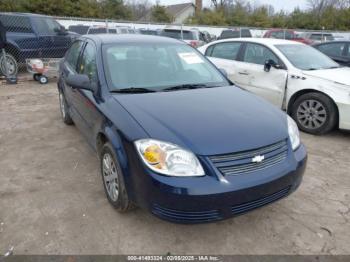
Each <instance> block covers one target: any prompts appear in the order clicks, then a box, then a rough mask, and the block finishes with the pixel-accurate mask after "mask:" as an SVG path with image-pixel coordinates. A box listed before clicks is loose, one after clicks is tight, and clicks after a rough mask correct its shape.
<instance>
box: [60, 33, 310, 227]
mask: <svg viewBox="0 0 350 262" xmlns="http://www.w3.org/2000/svg"><path fill="white" fill-rule="evenodd" d="M116 68H118V70H116ZM59 76H60V77H59V81H58V91H59V101H60V108H61V115H62V119H63V121H64V122H65V123H66V124H72V123H74V124H75V125H76V126H77V128H78V129H79V130H80V131H81V132H82V134H83V135H84V137H85V138H86V139H87V141H88V143H89V144H90V145H91V146H92V148H94V149H95V150H96V152H97V154H98V156H99V163H100V172H101V177H102V182H103V187H104V189H105V193H106V196H107V199H108V200H109V202H110V203H111V205H113V206H114V207H115V208H116V209H117V210H118V211H120V212H125V211H127V210H129V209H130V208H131V207H132V206H133V205H135V204H136V205H137V206H139V207H141V208H144V209H146V210H149V211H150V212H152V213H153V214H154V215H156V216H158V217H160V218H162V219H166V220H169V221H173V222H181V223H200V222H210V221H217V220H221V219H224V218H228V217H231V216H236V215H241V214H243V213H246V212H248V211H251V210H253V209H256V208H259V207H262V206H264V205H267V204H270V203H272V202H275V201H277V200H280V199H281V198H284V197H286V196H287V195H289V194H291V193H292V192H294V191H295V190H296V189H297V188H298V186H299V185H300V183H301V181H302V176H303V173H304V170H305V167H306V161H307V155H306V150H305V147H304V145H303V144H302V143H301V142H300V138H299V132H298V128H297V126H296V124H295V122H294V121H293V120H292V119H291V118H290V117H288V116H287V115H286V114H285V113H283V112H282V111H280V110H278V109H277V108H275V107H274V106H272V105H270V104H269V103H267V102H265V101H264V100H263V99H260V98H257V97H256V96H254V95H252V94H250V93H249V92H246V91H244V90H242V89H241V88H238V87H236V86H233V85H232V84H231V83H230V81H229V80H228V79H227V78H226V77H225V76H224V75H223V74H222V73H221V72H220V71H219V70H218V69H217V68H216V67H215V66H214V65H213V64H212V63H210V62H209V61H208V60H207V59H206V58H205V57H204V56H202V55H201V54H200V53H199V52H198V51H197V50H195V49H194V48H192V47H190V46H189V45H188V44H186V43H184V42H183V41H178V40H174V39H170V38H165V37H157V36H144V35H112V34H110V35H86V36H85V37H82V38H80V39H79V40H78V41H76V42H75V43H74V44H73V45H72V47H71V49H70V50H69V51H68V52H67V54H66V56H65V58H64V60H63V61H62V63H61V65H60V74H59Z"/></svg>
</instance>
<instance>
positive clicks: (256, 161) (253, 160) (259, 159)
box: [252, 156, 265, 163]
mask: <svg viewBox="0 0 350 262" xmlns="http://www.w3.org/2000/svg"><path fill="white" fill-rule="evenodd" d="M264 159H265V156H255V157H253V158H252V162H253V163H261V162H262V161H264Z"/></svg>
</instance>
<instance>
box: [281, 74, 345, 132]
mask: <svg viewBox="0 0 350 262" xmlns="http://www.w3.org/2000/svg"><path fill="white" fill-rule="evenodd" d="M305 90H306V91H314V92H320V93H323V94H325V95H326V96H328V97H330V98H331V99H332V100H333V101H334V103H335V104H336V106H337V108H338V112H339V128H341V129H346V130H350V114H349V112H350V90H349V89H348V88H347V87H346V86H342V85H340V84H336V83H332V82H331V81H324V80H321V79H318V78H315V77H312V76H305V75H304V74H302V73H301V72H297V71H295V72H291V73H290V75H289V79H288V87H287V95H286V102H287V105H289V103H290V99H291V98H292V96H293V95H294V94H296V93H297V92H299V91H305Z"/></svg>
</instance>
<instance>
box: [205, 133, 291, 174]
mask: <svg viewBox="0 0 350 262" xmlns="http://www.w3.org/2000/svg"><path fill="white" fill-rule="evenodd" d="M287 155H288V143H287V140H283V141H280V142H278V143H275V144H272V145H268V146H265V147H261V148H258V149H254V150H249V151H243V152H238V153H232V154H225V155H216V156H210V157H209V159H210V160H211V162H212V163H213V164H214V166H215V167H216V168H217V169H218V170H219V171H220V172H221V173H222V174H223V175H240V174H244V173H250V172H255V171H258V170H263V169H266V168H269V167H272V166H274V165H276V164H278V163H281V162H282V161H284V160H285V159H286V158H287ZM256 156H264V158H265V159H264V160H263V161H262V162H260V163H254V162H252V160H253V158H254V157H256Z"/></svg>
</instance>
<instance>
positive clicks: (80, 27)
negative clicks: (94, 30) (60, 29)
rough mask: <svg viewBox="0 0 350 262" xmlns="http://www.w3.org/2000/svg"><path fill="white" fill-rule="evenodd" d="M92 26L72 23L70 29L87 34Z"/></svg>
mask: <svg viewBox="0 0 350 262" xmlns="http://www.w3.org/2000/svg"><path fill="white" fill-rule="evenodd" d="M90 27H91V26H89V25H70V26H69V27H68V31H69V32H74V33H76V34H79V35H86V34H87V32H88V30H89V28H90Z"/></svg>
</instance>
